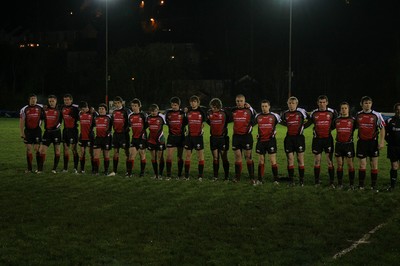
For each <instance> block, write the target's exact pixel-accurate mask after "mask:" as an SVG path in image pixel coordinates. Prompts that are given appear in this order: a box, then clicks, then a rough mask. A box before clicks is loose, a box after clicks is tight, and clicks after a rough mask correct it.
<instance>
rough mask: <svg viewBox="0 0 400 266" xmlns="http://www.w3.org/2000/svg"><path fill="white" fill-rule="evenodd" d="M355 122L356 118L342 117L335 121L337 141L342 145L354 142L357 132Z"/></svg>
mask: <svg viewBox="0 0 400 266" xmlns="http://www.w3.org/2000/svg"><path fill="white" fill-rule="evenodd" d="M355 122H356V120H355V119H354V117H351V116H348V117H341V116H339V117H338V118H336V120H335V128H336V141H337V142H340V143H349V142H353V133H354V130H355Z"/></svg>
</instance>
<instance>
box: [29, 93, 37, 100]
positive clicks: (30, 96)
mask: <svg viewBox="0 0 400 266" xmlns="http://www.w3.org/2000/svg"><path fill="white" fill-rule="evenodd" d="M32 97H36V98H37V95H36V94H34V93H31V94H29V96H28V99H30V98H32Z"/></svg>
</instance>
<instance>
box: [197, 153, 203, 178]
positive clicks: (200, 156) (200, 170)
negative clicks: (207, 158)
mask: <svg viewBox="0 0 400 266" xmlns="http://www.w3.org/2000/svg"><path fill="white" fill-rule="evenodd" d="M197 158H198V165H197V169H198V173H199V174H198V178H199V181H201V180H202V179H203V174H204V149H200V150H197Z"/></svg>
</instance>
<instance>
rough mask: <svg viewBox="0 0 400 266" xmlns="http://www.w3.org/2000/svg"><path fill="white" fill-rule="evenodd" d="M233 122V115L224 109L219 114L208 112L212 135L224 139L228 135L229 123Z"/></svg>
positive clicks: (208, 122)
mask: <svg viewBox="0 0 400 266" xmlns="http://www.w3.org/2000/svg"><path fill="white" fill-rule="evenodd" d="M231 121H232V117H231V114H230V113H229V112H227V111H225V110H224V109H220V110H219V111H217V112H213V111H212V110H209V111H208V112H207V120H206V122H207V124H209V125H210V135H211V136H213V137H222V136H227V135H228V123H229V122H231Z"/></svg>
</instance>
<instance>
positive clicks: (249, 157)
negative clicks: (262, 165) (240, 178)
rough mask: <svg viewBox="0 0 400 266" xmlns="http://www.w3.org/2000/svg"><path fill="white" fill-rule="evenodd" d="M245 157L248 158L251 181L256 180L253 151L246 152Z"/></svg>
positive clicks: (247, 163)
mask: <svg viewBox="0 0 400 266" xmlns="http://www.w3.org/2000/svg"><path fill="white" fill-rule="evenodd" d="M244 156H245V158H246V165H247V171H248V173H249V177H250V180H254V161H253V157H252V149H248V150H245V151H244Z"/></svg>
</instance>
